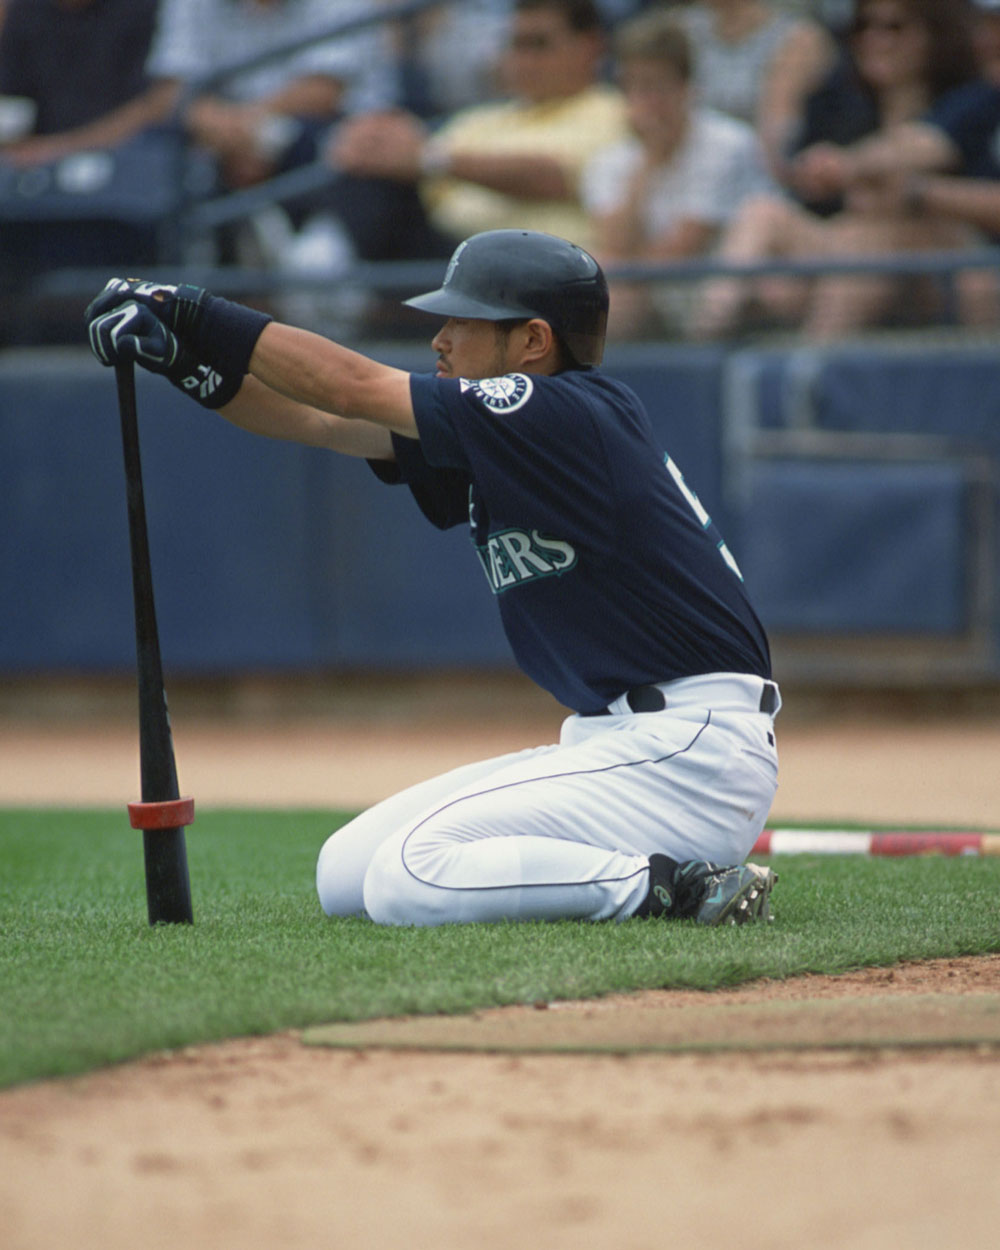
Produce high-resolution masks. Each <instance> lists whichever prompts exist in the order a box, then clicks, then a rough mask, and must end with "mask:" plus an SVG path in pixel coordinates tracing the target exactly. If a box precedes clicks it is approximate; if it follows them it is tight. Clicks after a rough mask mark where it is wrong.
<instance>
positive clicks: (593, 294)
mask: <svg viewBox="0 0 1000 1250" xmlns="http://www.w3.org/2000/svg"><path fill="white" fill-rule="evenodd" d="M406 303H407V304H409V305H410V306H411V307H412V308H420V309H423V311H424V312H432V313H440V314H441V315H442V316H444V317H468V318H470V319H477V320H483V321H508V320H512V319H521V318H530V317H540V318H541V319H542V320H543V321H547V322H548V323H549V325H550V326H551V327H552V329H553V330H554V332H555V333H556V334H557V335H558V336H559V338H560V339H561V341H562V343H563V344H564V346H565V348H566V350H567V351H568V352H569V354H570V356H572V358H573V360H574V362H575V363H576V364H578V365H599V364H600V363H601V357H602V356H603V354H604V335H605V332H606V330H607V325H608V284H607V281H606V279H605V277H604V273H603V271H602V270H601V267H600V265H599V264H598V263H597V261H596V260H594V258H593V256H591V255H590V253H589V252H585V251H584V250H583V248H582V247H577V246H576V244H575V243H569V242H567V240H566V239H560V238H558V237H557V236H556V235H554V234H541V233H539V232H538V231H537V230H485V231H483V233H482V234H474V235H472V237H471V238H468V239H466V240H465V242H464V243H460V244H459V245H458V247H457V248H456V249H455V252H454V254H453V255H452V258H451V260H450V261H449V262H448V271H447V273H446V274H445V276H444V282H443V284H442V285H441V287H440V288H439V289H438V290H437V291H428V292H427V294H426V295H415V296H414V297H413V298H412V299H408V300H406Z"/></svg>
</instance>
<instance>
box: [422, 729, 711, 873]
mask: <svg viewBox="0 0 1000 1250" xmlns="http://www.w3.org/2000/svg"><path fill="white" fill-rule="evenodd" d="M711 720H712V713H711V712H709V714H708V718H707V719H706V721H705V723H704V725H700V726H699V727H698V732H697V733H696V734H695V735H694V737H693V738H692V739H691V741H690V742H689V743H688V744H687V745H686V746H683V747H680V748H679V749H678V750H676V751H670V752H668V754H666V755H661V756H658V757H656V758H655V759H654V758H650V759H644V760H625V761H623V762H622V763H620V764H605V765H604V766H603V767H601V768H588V769H578V770H574V771H572V772H565V773H552V774H550V775H548V776H545V777H526V778H525V779H524V780H523V781H508V782H506V783H505V784H504V785H502V786H491V787H489V788H487V789H485V790H479V791H477V792H476V793H475V794H463V795H461V796H460V797H458V798H454V799H449V800H448V802H447V803H443V804H442V805H441V806H440V807H439V808H436V809H435V810H434V811H433V812H429V813H428V814H427V815H426V816H425V817H424V818H423V820H421V821H420V822H419V823H418V824H416V825H414V826H413V828H412V829H411V830H410V832H409V833H408V834H407V835H406V837H405V838H404V839H403V845H402V846H401V847H400V852H399V858H400V860H401V862H402V865H403V868H404V869H405V870H406V872H407V874H408V875H409V876H411V877H412V878H413V880H414V881H417V882H419V883H420V884H421V885H426V886H430V887H431V888H432V889H435V890H454V891H463V892H469V891H484V892H485V891H489V890H510V889H520V890H534V889H551V888H552V887H553V886H560V887H561V886H570V885H602V884H605V883H606V882H610V881H629V880H631V879H632V877H637V876H639V873H640V872H646V871H647V869H646V868H640V869H638V870H637V871H636V872H632V873H629V874H628V876H625V877H601V878H599V879H598V880H596V881H532V882H526V883H524V884H519V885H517V886H510V885H438V884H437V882H436V881H425V880H424V879H423V877H421V876H418V874H417V873H415V872H414V871H413V869H412V868H411V867H410V866H409V864H408V863H407V862H406V844H407V843H408V842H409V840H410V838H412V837H413V835H414V834H415V833H416V832H417V830H418V829H420V828H421V827H422V826H423V825H425V824H426V823H427V822H428V821H429V820H432V819H433V818H434V817H435V816H439V815H440V814H441V813H442V812H444V811H447V810H448V808H449V807H452V806H453V805H455V804H456V803H462V802H464V801H465V800H466V799H478V798H481V797H482V796H483V795H485V794H491V793H494V794H499V793H500V791H501V790H510V789H513V788H514V787H515V786H524V785H530V784H533V783H534V782H536V781H558V780H559V779H560V778H562V777H583V776H588V775H590V774H594V773H610V772H614V771H615V770H616V769H619V768H635V767H637V766H641V765H644V764H662V763H663V762H664V761H665V760H669V759H674V758H675V757H676V756H678V755H684V754H686V752H688V751H690V750H691V748H692V747H693V746H694V744H695V743H696V742H697V741H698V739H699V738H700V737H701V735H702V734H703V733H704V731H705V730H706V729H707V728H708V726H709V724H710V723H711ZM506 836H509V837H516V836H517V835H516V834H509V835H506Z"/></svg>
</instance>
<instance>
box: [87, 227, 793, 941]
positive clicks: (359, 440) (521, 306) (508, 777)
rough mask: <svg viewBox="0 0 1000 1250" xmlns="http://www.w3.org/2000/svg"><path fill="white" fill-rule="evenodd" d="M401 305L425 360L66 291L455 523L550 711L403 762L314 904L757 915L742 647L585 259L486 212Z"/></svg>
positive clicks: (445, 523)
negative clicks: (488, 738) (524, 741)
mask: <svg viewBox="0 0 1000 1250" xmlns="http://www.w3.org/2000/svg"><path fill="white" fill-rule="evenodd" d="M407 302H408V303H409V304H411V305H413V306H414V307H415V308H419V309H423V310H425V311H427V312H429V313H436V314H437V315H438V317H439V318H440V319H441V321H442V322H443V324H442V325H441V328H440V329H439V330H438V332H437V335H436V336H435V338H434V339H433V342H432V344H431V346H432V348H433V350H434V351H435V352H436V354H437V368H436V371H435V372H434V373H433V374H430V373H427V374H409V373H406V372H404V371H402V370H399V369H395V368H391V367H389V366H387V365H383V364H380V363H378V362H376V361H374V360H372V359H370V358H368V357H366V356H363V355H361V354H359V353H357V352H354V351H351V350H348V349H347V348H345V347H343V346H341V345H339V344H336V343H333V342H331V341H330V340H328V339H325V338H322V337H320V336H318V335H315V334H312V333H310V332H308V331H305V330H301V329H296V328H293V327H292V326H289V325H284V324H280V323H278V322H276V321H273V320H272V319H271V318H270V317H268V316H267V315H266V314H264V313H260V312H257V311H255V310H252V309H250V308H247V307H244V306H242V305H240V304H235V303H232V302H230V301H228V300H224V299H221V298H219V297H217V296H213V295H210V294H209V293H208V292H207V291H204V290H202V289H201V288H198V287H191V286H176V287H175V286H165V285H160V284H156V283H151V282H143V281H140V280H137V279H112V281H111V282H109V283H108V285H107V286H106V287H105V289H104V291H103V292H101V294H100V295H98V297H97V298H96V299H95V300H94V301H93V302H92V303H91V305H90V307H89V308H88V310H87V320H88V322H89V333H90V343H91V346H92V348H93V350H94V352H95V354H96V355H97V357H98V359H99V360H101V361H102V362H103V363H104V364H106V365H111V364H114V363H116V362H117V361H120V360H126V361H128V360H132V361H135V362H136V363H138V364H140V365H142V366H143V367H145V368H147V369H150V370H152V371H153V372H154V373H160V374H164V375H165V376H166V377H167V378H168V379H169V381H171V382H172V383H173V384H174V385H175V386H178V387H179V388H180V389H181V390H182V391H185V392H187V393H188V394H189V395H190V396H191V397H192V398H193V399H195V400H197V401H198V402H199V403H201V404H203V405H204V406H205V407H208V408H214V409H218V410H219V411H220V412H221V414H222V415H223V416H224V417H226V418H227V419H228V420H230V421H233V422H235V423H236V424H237V425H239V426H241V427H243V428H244V429H247V430H251V431H254V432H256V433H258V434H265V435H270V436H273V437H278V438H284V439H293V440H298V441H300V442H303V443H306V444H310V445H313V446H320V447H327V448H330V449H332V450H335V451H339V452H343V453H346V454H348V455H353V456H360V457H364V458H366V459H367V460H368V461H369V462H370V464H371V467H372V468H373V470H374V472H375V474H376V475H377V476H378V477H379V478H380V479H381V480H382V481H383V482H386V483H390V484H395V483H402V484H404V485H405V486H406V487H408V488H409V490H410V492H411V493H412V495H413V497H414V499H415V501H416V503H417V505H418V507H419V508H420V510H421V511H422V512H423V513H424V515H425V516H426V517H427V519H428V520H429V521H430V522H431V523H432V524H433V525H436V526H438V527H440V528H442V529H444V528H447V527H449V526H453V525H467V526H468V528H469V534H470V537H471V539H472V542H473V544H474V546H475V549H476V552H477V553H478V555H479V558H480V561H481V563H482V567H483V571H484V573H485V575H486V578H487V581H488V582H489V585H490V589H491V590H492V592H493V594H494V595H495V596H496V601H497V606H498V608H499V611H500V614H501V617H502V619H503V624H504V628H505V631H506V634H507V637H508V639H509V641H510V645H511V647H512V649H513V652H514V655H515V657H516V659H517V661H518V663H519V664H520V666H521V668H522V669H523V670H524V671H525V672H526V673H527V674H528V675H529V676H530V677H531V678H533V679H534V680H535V681H536V682H537V683H538V684H539V685H541V686H542V687H544V688H545V689H546V690H548V691H549V692H550V693H551V694H552V695H553V696H554V697H555V698H556V699H557V700H558V701H559V702H560V703H561V704H563V705H564V706H566V707H567V708H572V709H575V710H574V711H573V713H572V715H569V716H568V717H567V718H566V720H565V721H564V723H563V725H562V729H561V734H560V739H559V742H558V743H554V744H551V745H547V746H541V747H538V748H534V749H529V750H526V751H521V752H516V753H514V754H512V755H506V756H502V757H500V758H497V759H490V760H485V761H483V762H482V763H476V764H470V765H467V766H465V767H462V768H458V769H455V770H454V771H453V772H450V773H447V774H446V775H444V776H441V777H436V778H433V779H431V780H428V781H424V782H422V783H420V784H418V785H416V786H413V787H411V788H410V789H407V790H405V791H403V792H401V793H399V794H397V795H395V796H393V797H391V798H388V799H386V800H385V801H383V802H381V803H379V804H377V805H376V806H374V807H372V808H370V809H369V810H368V811H366V812H364V813H363V814H362V815H360V816H359V817H357V819H355V820H353V821H351V822H350V824H348V825H346V826H345V827H344V828H342V829H340V830H339V831H338V832H336V833H335V834H334V835H332V836H331V837H330V838H329V839H328V841H327V842H326V844H325V845H324V847H323V848H322V851H321V853H320V856H319V862H318V866H317V873H316V880H317V889H318V892H319V899H320V903H321V905H322V907H323V909H324V911H325V912H326V913H327V914H329V915H338V916H346V915H368V916H369V917H371V919H372V920H374V921H376V922H378V923H383V924H412V925H436V924H443V923H446V922H469V921H496V920H503V919H511V920H523V919H532V920H537V919H552V920H555V919H561V918H578V919H581V920H604V919H614V920H623V919H626V918H628V917H632V916H640V917H661V916H662V917H667V918H692V917H693V918H694V919H695V920H696V921H698V922H699V923H702V924H706V925H716V924H724V923H726V924H729V923H734V924H739V923H743V922H745V921H751V920H758V919H765V918H768V917H769V913H770V893H771V889H772V886H773V884H774V881H775V876H774V874H773V873H772V872H771V871H770V870H769V869H766V868H762V867H758V866H756V865H751V864H746V863H744V862H743V861H744V859H745V857H746V855H747V854H748V853H749V851H750V848H751V847H752V846H753V844H754V841H755V840H756V838H757V836H758V834H759V833H760V832H761V829H762V828H763V825H764V821H765V819H766V817H767V814H768V811H769V808H770V805H771V801H772V799H773V796H774V791H775V788H776V784H777V782H776V778H777V755H776V750H775V740H774V716H775V714H776V713H777V711H778V709H779V707H780V704H781V699H780V695H779V692H778V688H777V686H776V685H775V683H774V682H773V681H772V680H771V674H770V659H769V652H768V644H767V639H766V637H765V634H764V630H763V629H762V627H761V624H760V622H759V621H758V619H757V617H756V615H755V613H754V611H753V609H752V607H751V605H750V603H749V601H748V599H747V595H746V592H745V589H744V586H743V581H742V578H741V576H740V573H739V570H738V568H737V567H736V563H735V561H734V560H733V557H732V556H731V554H730V553H729V551H728V549H727V547H726V545H725V543H724V542H723V541H722V538H721V537H720V535H719V533H718V532H717V530H716V528H715V526H714V525H713V524H712V521H711V519H710V518H709V516H708V515H707V513H706V512H705V510H704V508H703V507H702V505H701V504H700V503H699V501H698V499H697V497H696V496H695V495H694V493H693V492H692V490H691V489H690V487H689V486H688V485H687V484H686V483H685V481H684V478H683V476H682V475H681V472H680V469H679V468H678V467H677V465H676V464H675V463H674V462H673V461H672V460H671V459H670V457H669V456H665V455H664V453H663V451H662V450H661V449H660V448H659V447H658V446H657V444H656V442H655V440H654V438H653V435H652V431H651V427H650V422H649V418H648V416H647V414H646V412H645V410H644V409H643V407H642V405H641V404H640V402H639V400H638V398H637V397H636V396H635V395H634V394H633V393H632V391H630V390H629V388H628V387H626V386H624V385H622V383H620V382H617V381H615V380H613V379H612V378H610V377H608V376H606V375H605V374H603V373H601V372H600V371H599V370H598V369H597V366H598V365H599V364H600V361H601V356H602V352H603V344H604V331H605V324H606V320H607V312H608V294H607V284H606V282H605V278H604V274H603V273H602V271H601V269H600V266H599V265H598V264H597V262H596V261H595V260H594V259H593V258H592V257H591V256H590V255H588V253H586V252H585V251H583V250H581V249H580V248H579V247H577V246H575V245H574V244H571V243H569V242H567V241H565V240H563V239H560V238H556V237H554V236H551V235H546V234H539V233H534V232H531V231H524V230H495V231H488V232H485V233H483V234H478V235H474V236H472V237H471V238H469V239H467V240H466V241H465V242H464V243H462V244H461V245H460V246H459V247H458V248H457V250H456V251H455V253H454V255H453V256H452V258H451V261H450V263H449V265H448V269H447V273H446V274H445V278H444V282H443V284H442V286H441V287H440V289H439V290H436V291H432V292H429V293H428V294H425V295H420V296H417V297H415V298H413V299H411V300H408V301H407ZM666 402H669V396H667V397H666ZM401 608H402V609H403V610H405V605H401Z"/></svg>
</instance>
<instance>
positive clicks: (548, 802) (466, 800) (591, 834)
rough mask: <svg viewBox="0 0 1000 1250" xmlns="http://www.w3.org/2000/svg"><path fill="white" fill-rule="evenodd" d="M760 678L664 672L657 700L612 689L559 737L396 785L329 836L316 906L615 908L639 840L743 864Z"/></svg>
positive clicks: (637, 864) (762, 787) (761, 815)
mask: <svg viewBox="0 0 1000 1250" xmlns="http://www.w3.org/2000/svg"><path fill="white" fill-rule="evenodd" d="M762 688H763V682H762V681H761V679H760V678H757V677H750V676H747V675H744V674H729V673H716V674H709V675H707V676H704V677H693V678H683V679H681V680H679V681H674V682H666V683H664V684H663V685H661V686H660V689H661V690H662V691H663V692H664V694H665V696H666V701H667V706H666V708H665V709H664V710H663V711H660V712H640V713H634V712H632V711H631V710H630V709H628V707H627V705H626V704H625V696H623V697H622V698H621V699H618V700H616V701H615V703H613V704H612V705H611V714H610V715H604V716H579V715H572V716H570V717H568V718H567V719H566V720H565V721H564V723H563V726H562V731H561V735H560V741H559V743H558V744H553V745H550V746H541V747H535V748H531V749H529V750H526V751H519V752H515V753H513V754H510V755H503V756H499V757H497V758H495V759H489V760H483V761H482V762H480V763H476V764H468V765H465V766H463V767H461V768H456V769H454V770H453V771H451V772H449V773H445V774H443V775H442V776H440V777H434V778H431V779H430V780H428V781H424V782H420V783H419V784H418V785H415V786H412V787H410V788H409V789H407V790H404V791H401V792H400V793H399V794H396V795H394V796H392V797H391V798H388V799H385V800H384V801H383V802H381V803H378V804H376V805H375V806H374V807H372V808H370V809H369V810H368V811H366V812H364V813H362V815H360V816H358V817H357V818H356V819H355V820H352V821H351V822H350V823H349V824H347V825H345V826H344V827H343V828H342V829H339V830H338V831H337V832H336V833H334V834H333V835H331V837H330V838H328V839H327V841H326V843H325V844H324V846H323V849H322V850H321V852H320V856H319V862H318V864H317V868H316V887H317V891H318V893H319V899H320V904H321V905H322V908H323V910H324V911H325V912H326V913H327V915H331V916H351V915H368V916H370V917H371V919H372V920H374V921H376V922H377V923H380V924H401V925H437V924H446V923H449V922H459V923H467V922H476V921H479V922H482V921H497V920H505V919H506V920H557V919H565V918H573V919H580V920H609V919H614V920H622V919H625V918H626V917H628V916H630V915H631V914H632V913H633V912H634V911H635V910H636V908H637V907H638V906H639V905H640V903H642V901H643V900H644V899H645V897H646V893H647V890H648V885H649V863H648V860H649V856H650V855H651V854H652V853H653V852H660V853H662V854H664V855H669V856H670V857H671V858H673V859H675V860H677V861H679V862H683V861H685V860H691V859H708V860H712V861H714V862H716V863H720V864H738V863H741V862H742V861H743V860H744V859H745V858H746V856H747V855H748V854H749V852H750V849H751V848H752V846H753V844H754V842H755V841H756V839H757V837H758V836H759V834H760V833H761V831H762V830H763V828H764V823H765V821H766V819H767V816H768V812H769V811H770V807H771V803H772V800H773V798H774V792H775V790H776V788H777V767H778V757H777V750H776V746H775V740H774V723H773V714H768V713H766V712H762V711H760V710H759V707H760V701H761V692H762ZM778 707H780V698H779V700H778ZM777 710H778V708H777V707H776V708H775V709H774V714H776V713H777Z"/></svg>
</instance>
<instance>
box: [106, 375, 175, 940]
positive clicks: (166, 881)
mask: <svg viewBox="0 0 1000 1250" xmlns="http://www.w3.org/2000/svg"><path fill="white" fill-rule="evenodd" d="M115 380H116V382H117V384H118V411H119V415H120V416H121V427H122V449H123V451H124V456H125V489H126V498H127V502H128V529H129V545H130V548H131V553H132V594H133V599H134V603H135V648H136V667H137V673H138V682H139V769H140V775H141V786H142V802H141V803H137V804H129V813H130V816H131V819H132V824H133V826H134V827H135V828H139V829H142V831H143V835H142V841H143V854H144V859H145V869H146V902H147V905H148V910H149V923H150V924H157V923H158V922H161V921H162V922H166V923H170V924H190V923H191V922H192V921H193V920H194V915H193V912H192V909H191V884H190V881H189V878H188V865H187V848H186V845H185V840H184V826H185V825H186V824H190V821H191V818H192V817H193V810H194V809H193V803H192V802H191V801H190V800H182V799H181V798H180V792H179V790H178V786H177V765H176V761H175V759H174V744H173V736H172V734H171V731H170V716H169V713H168V711H167V695H166V690H165V688H164V684H163V664H162V661H161V658H160V638H159V632H158V630H157V626H156V607H155V604H154V601H153V574H152V567H151V565H150V559H149V536H148V532H147V528H146V504H145V498H144V495H143V489H142V464H141V461H140V458H139V422H138V415H137V407H136V398H135V372H134V369H133V366H132V364H131V362H122V363H119V364H116V365H115ZM171 822H173V823H171Z"/></svg>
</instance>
